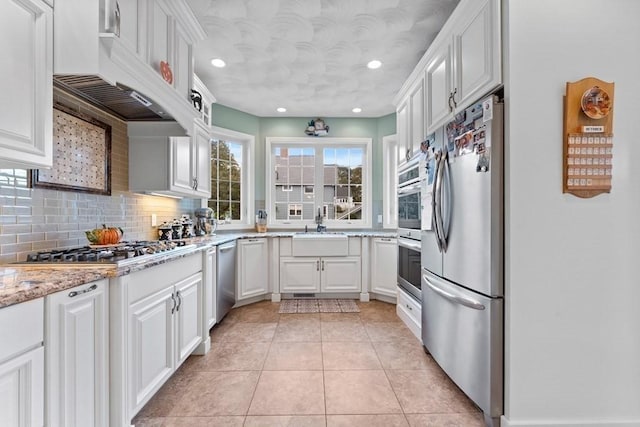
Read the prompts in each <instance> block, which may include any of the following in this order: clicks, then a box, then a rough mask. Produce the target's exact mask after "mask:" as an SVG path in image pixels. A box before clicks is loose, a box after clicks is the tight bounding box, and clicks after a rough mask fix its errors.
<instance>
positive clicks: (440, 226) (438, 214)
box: [434, 152, 447, 252]
mask: <svg viewBox="0 0 640 427" xmlns="http://www.w3.org/2000/svg"><path fill="white" fill-rule="evenodd" d="M445 162H446V153H442V152H441V153H440V155H439V157H438V170H437V171H436V172H437V173H436V179H437V181H436V184H435V192H434V193H435V205H434V209H435V212H434V213H435V216H434V217H435V223H436V224H435V225H436V232H437V233H436V235H437V239H438V248H439V249H440V252H446V251H447V240H446V237H445V235H444V223H443V220H442V180H443V174H444V168H445V167H446V163H445Z"/></svg>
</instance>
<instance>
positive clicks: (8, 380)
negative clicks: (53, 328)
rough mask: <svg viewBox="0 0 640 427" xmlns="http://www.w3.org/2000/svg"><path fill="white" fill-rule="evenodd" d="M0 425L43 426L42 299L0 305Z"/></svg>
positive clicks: (17, 426) (4, 426)
mask: <svg viewBox="0 0 640 427" xmlns="http://www.w3.org/2000/svg"><path fill="white" fill-rule="evenodd" d="M0 325H9V326H10V327H3V328H0V343H2V344H1V345H0V426H2V427H30V426H34V427H42V426H44V425H45V424H44V347H43V345H42V344H43V339H44V338H43V337H44V299H43V298H39V299H35V300H31V301H28V302H24V303H21V304H16V305H12V306H9V307H5V308H1V309H0Z"/></svg>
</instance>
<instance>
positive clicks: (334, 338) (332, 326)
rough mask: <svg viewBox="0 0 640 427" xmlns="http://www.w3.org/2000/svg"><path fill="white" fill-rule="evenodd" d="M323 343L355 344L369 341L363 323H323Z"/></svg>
mask: <svg viewBox="0 0 640 427" xmlns="http://www.w3.org/2000/svg"><path fill="white" fill-rule="evenodd" d="M321 329H322V341H327V342H346V341H347V342H353V341H369V336H368V335H367V331H366V330H365V329H364V326H363V325H362V322H360V321H357V322H350V321H347V322H345V321H339V322H322V323H321Z"/></svg>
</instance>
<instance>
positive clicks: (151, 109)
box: [53, 74, 173, 121]
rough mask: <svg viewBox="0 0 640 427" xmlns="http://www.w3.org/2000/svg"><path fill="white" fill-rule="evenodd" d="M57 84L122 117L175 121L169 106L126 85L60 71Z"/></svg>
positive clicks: (54, 79) (56, 80) (138, 119)
mask: <svg viewBox="0 0 640 427" xmlns="http://www.w3.org/2000/svg"><path fill="white" fill-rule="evenodd" d="M53 84H54V86H56V87H58V88H60V89H63V90H65V91H67V92H69V93H72V94H74V95H76V96H78V97H79V98H82V99H83V100H85V101H87V102H88V103H90V104H92V105H95V106H96V107H99V108H101V109H103V110H105V111H107V112H109V113H111V114H113V115H115V116H116V117H118V118H120V119H122V120H126V121H158V120H173V117H172V116H171V115H170V114H169V113H168V112H167V111H166V110H165V108H163V107H162V106H161V105H159V104H158V103H157V102H156V101H154V100H152V99H151V98H149V97H148V96H146V95H145V94H142V93H140V92H139V91H136V90H134V89H132V88H130V87H128V86H126V85H124V84H120V83H116V84H115V85H112V84H110V83H108V82H106V81H105V80H103V79H101V78H100V77H99V76H96V75H73V74H60V75H56V76H54V78H53Z"/></svg>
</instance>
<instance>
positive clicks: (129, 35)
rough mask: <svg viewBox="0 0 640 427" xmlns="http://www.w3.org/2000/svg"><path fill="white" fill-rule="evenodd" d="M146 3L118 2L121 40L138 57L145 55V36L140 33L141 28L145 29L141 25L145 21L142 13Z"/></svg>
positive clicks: (135, 1) (139, 0)
mask: <svg viewBox="0 0 640 427" xmlns="http://www.w3.org/2000/svg"><path fill="white" fill-rule="evenodd" d="M144 1H145V0H129V1H121V2H118V7H119V8H120V40H121V41H122V42H123V43H124V44H125V45H126V46H127V47H128V48H129V49H130V50H131V51H132V52H135V53H137V54H138V55H143V54H144V52H143V49H144V46H143V40H144V38H143V37H144V35H143V34H141V32H140V28H145V27H144V26H143V25H142V26H141V25H140V23H141V22H142V20H143V19H144V18H143V17H142V11H143V10H144V9H142V7H143V6H142V3H143V2H144ZM114 3H115V2H114Z"/></svg>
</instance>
